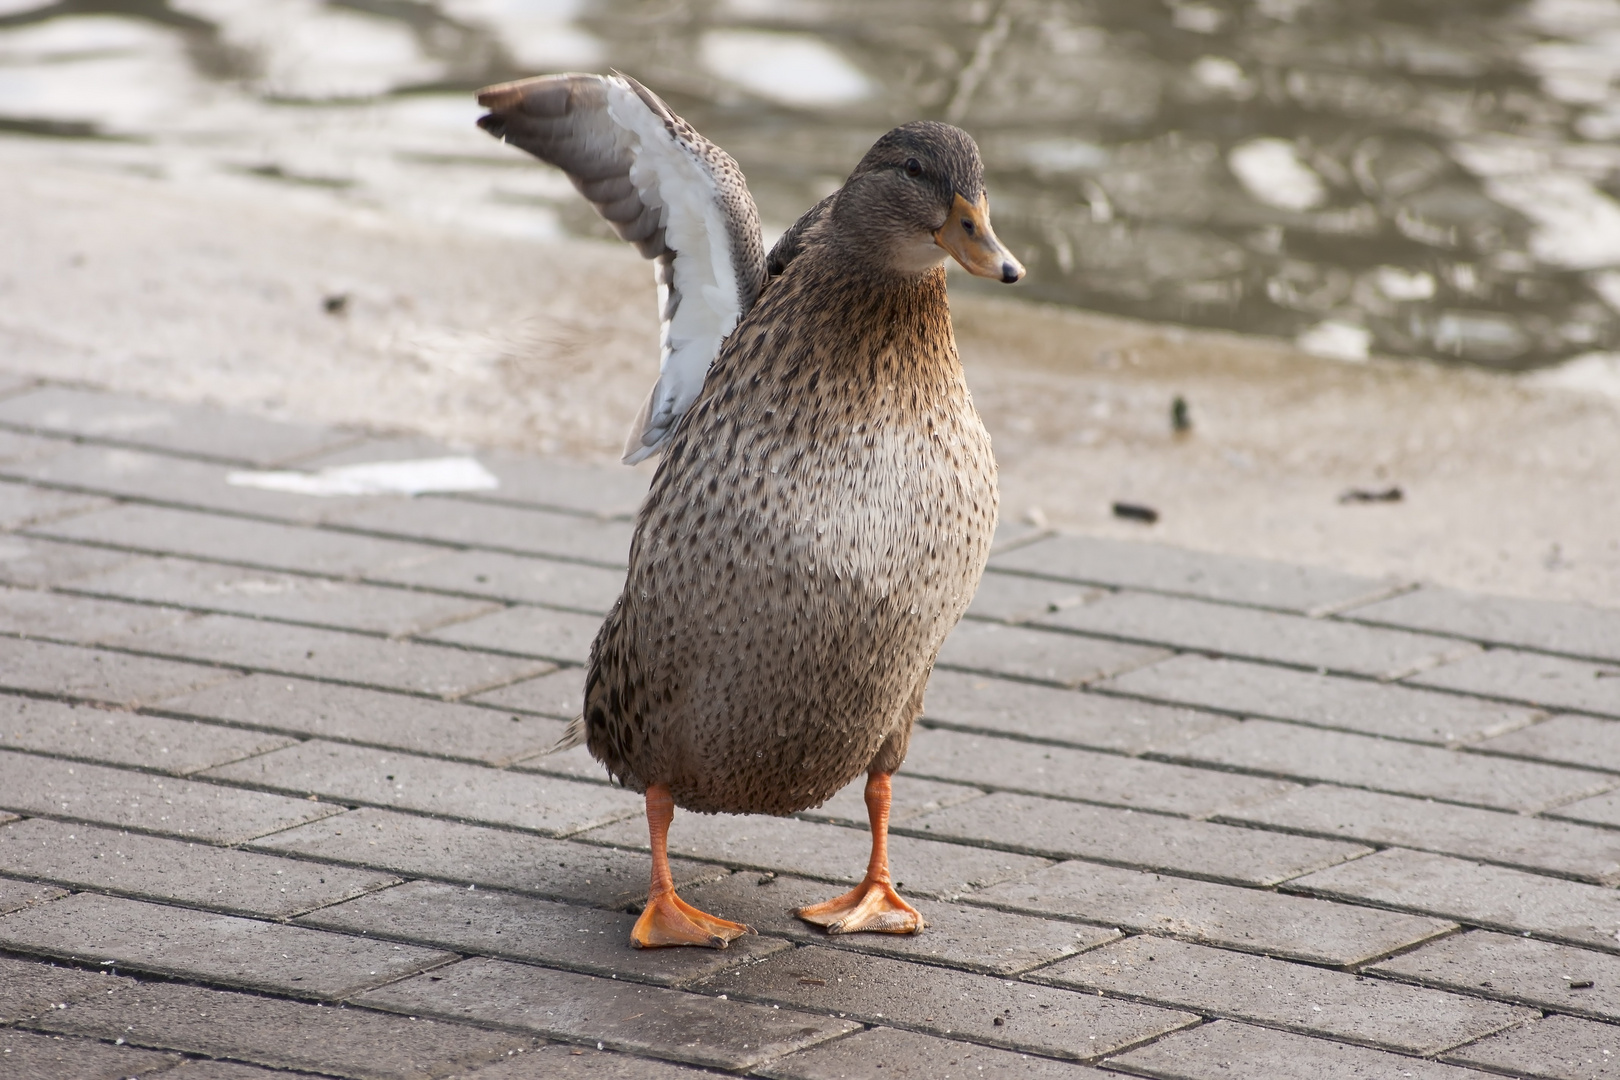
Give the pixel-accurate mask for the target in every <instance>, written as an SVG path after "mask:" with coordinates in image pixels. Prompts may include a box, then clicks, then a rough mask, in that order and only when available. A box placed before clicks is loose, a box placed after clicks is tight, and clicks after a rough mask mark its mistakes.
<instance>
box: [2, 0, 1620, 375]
mask: <svg viewBox="0 0 1620 1080" xmlns="http://www.w3.org/2000/svg"><path fill="white" fill-rule="evenodd" d="M607 66H615V67H619V68H622V69H624V70H627V71H630V72H632V73H634V74H636V75H638V76H639V77H641V78H642V79H643V80H644V81H646V82H648V83H649V84H650V85H652V86H654V87H655V88H657V89H658V90H659V91H660V92H662V93H663V94H665V96H667V97H668V98H669V99H670V101H671V103H672V104H673V105H674V106H675V107H676V109H677V110H679V111H681V112H683V113H685V114H686V115H687V116H688V118H690V119H691V120H692V121H693V122H694V123H695V124H697V125H698V126H699V127H700V128H701V129H702V130H704V131H705V132H706V133H707V134H709V135H710V136H711V137H713V138H715V139H716V140H717V141H719V142H721V143H722V144H723V145H725V146H726V147H727V148H728V149H729V150H730V151H731V152H732V153H733V154H734V155H735V156H736V157H737V158H738V159H739V160H740V161H741V162H742V164H743V166H744V168H745V169H746V170H747V172H748V175H749V179H750V183H751V185H752V186H753V189H754V191H755V195H756V198H757V199H758V201H759V203H760V206H761V210H762V213H763V216H764V217H765V219H766V220H767V222H768V223H769V224H770V225H773V226H774V227H777V228H780V227H782V226H784V225H785V224H787V223H788V222H790V221H791V220H792V219H793V218H794V217H795V216H796V215H797V214H798V213H799V212H800V211H801V210H802V209H804V208H805V207H806V206H808V205H809V204H810V203H811V202H812V201H814V200H815V199H817V198H819V197H821V196H822V195H823V194H825V193H826V192H827V191H828V190H830V189H831V188H832V187H833V186H834V185H836V184H837V183H838V182H839V181H840V179H841V178H842V175H843V174H844V172H846V171H847V169H848V168H849V166H850V165H851V164H852V163H853V162H854V161H855V160H856V158H857V157H858V156H859V155H860V154H861V153H862V152H863V151H864V150H865V148H866V147H867V146H868V145H869V144H870V142H871V140H872V139H873V138H875V137H876V135H877V134H879V133H880V132H881V131H883V130H884V129H886V128H887V127H889V126H891V125H892V124H894V123H897V122H899V121H902V120H906V119H911V118H915V117H936V118H941V119H948V120H951V121H953V122H957V123H960V124H962V125H963V126H965V127H967V128H969V129H970V130H971V131H973V132H974V133H975V134H976V135H977V136H978V138H979V140H980V143H981V145H982V147H983V149H984V152H985V157H986V162H987V165H988V168H989V171H990V174H991V176H990V179H991V185H992V192H993V194H994V198H995V210H996V223H997V229H998V231H999V232H1000V233H1001V234H1002V235H1003V237H1004V238H1005V239H1007V240H1008V242H1009V243H1010V244H1012V245H1014V246H1015V248H1016V249H1017V250H1018V251H1019V252H1020V254H1021V255H1022V256H1023V257H1024V258H1025V261H1026V263H1028V264H1029V266H1030V269H1031V274H1030V278H1029V281H1028V285H1027V287H1026V289H1027V291H1028V292H1031V293H1034V294H1035V295H1038V296H1040V297H1043V298H1045V299H1050V300H1056V301H1060V302H1064V303H1073V304H1079V305H1083V306H1087V307H1092V308H1099V309H1103V310H1109V311H1116V312H1122V313H1127V314H1133V315H1139V316H1145V317H1148V318H1153V319H1165V320H1175V321H1184V322H1189V323H1197V324H1202V325H1211V326H1222V327H1231V328H1236V329H1242V330H1247V331H1257V332H1261V333H1268V334H1277V335H1284V336H1288V337H1292V338H1295V339H1297V340H1299V341H1300V342H1301V343H1302V344H1304V345H1306V346H1307V347H1308V348H1311V349H1313V350H1316V351H1319V352H1322V353H1324V354H1326V355H1333V356H1338V357H1341V358H1345V359H1355V358H1357V357H1359V356H1364V355H1366V353H1367V351H1368V350H1369V349H1371V350H1377V351H1385V352H1392V353H1397V354H1418V355H1428V356H1437V357H1450V358H1458V359H1461V360H1464V361H1468V362H1473V363H1479V364H1485V365H1490V366H1495V367H1507V368H1522V367H1532V366H1537V365H1541V364H1546V363H1549V362H1551V361H1554V360H1557V359H1560V358H1563V357H1568V356H1572V355H1575V354H1580V353H1586V352H1593V351H1601V350H1612V349H1616V348H1620V317H1617V314H1616V313H1617V311H1620V202H1616V200H1615V198H1614V193H1616V192H1620V93H1617V92H1616V89H1615V80H1616V76H1617V75H1620V0H1532V2H1530V3H1506V2H1501V0H1426V2H1421V3H1416V2H1413V0H1360V2H1357V3H1344V2H1339V0H1251V2H1243V0H1219V2H1217V0H1209V2H1202V0H1200V2H1170V3H1149V2H1145V0H1001V2H994V0H944V2H940V0H893V2H885V3H883V4H872V3H870V2H866V0H579V2H574V0H431V2H430V0H327V2H319V0H167V2H162V0H103V2H100V3H96V2H93V0H63V2H60V3H55V4H49V5H43V6H42V5H39V4H38V3H36V2H30V0H0V127H3V128H5V129H10V130H11V131H13V132H18V133H23V134H27V135H32V136H35V137H37V136H41V135H49V136H57V137H64V138H68V139H73V140H78V142H77V143H76V144H75V145H76V146H78V148H79V150H80V151H81V152H85V153H92V154H101V155H104V156H108V157H111V158H114V159H116V160H119V161H123V162H125V163H129V164H140V165H142V167H145V168H149V169H156V170H162V171H167V172H175V171H181V170H189V171H193V172H195V171H198V170H201V171H210V170H211V171H215V172H222V173H225V174H229V175H231V176H235V177H251V178H255V179H256V180H258V181H262V182H264V183H273V184H277V185H281V186H283V187H287V188H291V187H297V188H300V189H302V190H303V191H304V194H305V197H319V198H324V199H328V200H337V201H339V202H342V203H344V204H345V205H350V206H354V207H357V208H365V207H368V206H385V207H389V208H391V209H395V210H403V211H405V212H408V213H411V214H415V215H419V216H423V217H429V218H434V219H438V220H443V221H450V222H455V223H459V224H465V225H467V226H469V227H477V228H488V229H500V230H503V231H509V232H510V231H515V232H523V233H531V234H539V235H543V234H546V233H548V232H553V231H555V230H559V229H561V230H567V231H575V232H586V233H590V234H592V235H596V234H599V233H600V232H601V227H600V225H599V224H598V223H597V222H595V221H594V219H593V218H592V217H591V216H590V214H589V212H588V210H586V209H585V208H584V207H583V206H582V204H580V203H579V201H578V199H577V197H576V196H575V195H574V194H573V192H572V189H571V188H570V187H569V186H568V185H567V184H566V183H564V182H560V181H559V179H558V178H557V177H556V176H553V175H551V174H548V173H547V172H546V171H545V170H541V169H536V168H532V167H528V166H527V163H526V162H524V161H522V160H521V159H519V158H518V157H517V156H516V155H514V154H511V153H510V152H509V151H506V150H504V149H503V148H501V147H499V146H498V145H496V144H494V143H493V142H491V141H489V140H487V139H486V138H484V137H483V136H482V135H481V134H480V133H478V132H476V131H475V130H473V128H472V126H471V121H472V119H473V117H474V116H475V115H476V112H477V110H476V107H475V106H474V105H472V104H471V102H470V100H469V98H468V97H467V94H466V91H468V90H470V89H472V88H475V87H477V86H479V85H482V84H484V83H487V82H491V81H495V80H498V79H503V78H509V77H515V76H517V75H521V74H529V73H533V72H536V71H542V70H561V69H567V68H586V69H601V68H604V67H607Z"/></svg>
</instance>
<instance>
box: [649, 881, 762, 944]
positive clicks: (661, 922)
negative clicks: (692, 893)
mask: <svg viewBox="0 0 1620 1080" xmlns="http://www.w3.org/2000/svg"><path fill="white" fill-rule="evenodd" d="M753 932H754V929H753V927H751V926H745V925H743V924H742V923H736V922H732V921H730V920H729V919H717V918H715V917H714V916H713V915H710V914H708V913H707V912H703V911H699V910H698V909H697V908H695V907H693V906H692V905H691V904H688V903H687V902H686V901H685V900H682V899H681V898H680V897H679V896H676V895H675V891H674V890H673V889H671V890H670V891H669V892H666V893H660V894H659V895H657V896H652V897H649V898H648V900H647V906H646V907H645V908H643V909H642V911H641V918H639V919H637V920H636V925H635V928H634V929H633V930H631V931H630V944H632V945H634V946H635V947H636V948H638V949H663V948H668V947H670V946H674V945H697V946H700V947H703V948H709V949H724V948H725V947H726V946H728V945H730V944H731V943H732V942H733V941H735V940H736V939H738V938H740V937H742V936H743V935H744V934H752V933H753Z"/></svg>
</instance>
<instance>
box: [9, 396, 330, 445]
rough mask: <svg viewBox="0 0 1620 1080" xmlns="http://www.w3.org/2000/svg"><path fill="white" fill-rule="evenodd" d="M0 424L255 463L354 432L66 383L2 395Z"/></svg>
mask: <svg viewBox="0 0 1620 1080" xmlns="http://www.w3.org/2000/svg"><path fill="white" fill-rule="evenodd" d="M0 424H6V425H8V426H10V427H14V428H20V429H22V430H25V431H37V432H43V433H47V434H51V435H67V436H73V437H76V438H85V439H93V440H97V441H100V442H107V443H116V444H123V445H128V446H144V447H151V448H154V449H157V450H166V451H170V452H173V453H179V454H194V455H197V456H199V457H208V458H214V459H217V460H222V461H239V462H245V463H248V464H255V465H273V464H275V463H277V462H280V461H285V460H287V459H288V458H292V457H298V456H303V455H308V454H312V453H315V452H317V451H319V450H324V449H328V448H332V447H336V446H339V445H342V444H344V443H347V442H352V441H353V440H354V438H355V433H353V432H346V431H341V430H338V429H335V428H326V427H315V426H312V425H308V424H290V423H286V422H284V421H279V420H265V419H261V418H259V417H256V416H251V415H248V414H245V413H240V412H235V411H232V412H226V411H225V410H223V409H211V408H206V407H203V406H197V405H178V404H175V403H173V402H166V401H165V402H159V401H149V400H147V399H145V398H137V397H130V396H128V395H123V394H110V393H106V392H104V391H99V390H80V389H77V388H74V387H67V386H41V387H39V388H38V389H36V390H33V391H30V392H28V393H24V394H17V395H15V396H12V397H8V398H5V399H3V400H0Z"/></svg>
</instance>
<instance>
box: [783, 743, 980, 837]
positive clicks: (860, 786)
mask: <svg viewBox="0 0 1620 1080" xmlns="http://www.w3.org/2000/svg"><path fill="white" fill-rule="evenodd" d="M913 745H915V744H913ZM891 786H892V787H893V790H894V800H893V803H892V805H891V806H890V808H889V821H890V822H893V823H896V824H898V823H899V822H902V821H909V820H910V819H911V818H914V817H918V816H919V815H922V814H931V813H933V812H934V811H935V810H943V809H944V808H945V807H947V806H955V805H957V804H958V803H964V802H968V801H969V800H971V799H977V798H979V797H980V796H982V795H983V794H984V792H983V791H980V790H979V789H978V788H976V787H968V786H966V785H963V784H942V783H939V782H938V781H937V780H919V779H918V778H917V777H915V776H908V775H906V774H905V773H903V772H902V773H896V774H895V777H894V780H893V782H892V785H891ZM798 816H799V817H804V818H810V819H811V820H813V821H838V822H844V823H847V824H850V825H854V826H856V827H858V828H866V827H867V823H868V821H869V820H870V815H869V814H868V813H867V810H866V777H864V776H857V777H856V778H855V779H854V780H851V781H850V782H849V783H848V784H846V785H844V787H843V788H841V789H840V790H839V792H838V794H836V795H834V796H833V797H832V798H830V799H828V800H827V801H826V802H824V803H822V804H821V805H820V806H816V807H811V808H810V809H809V810H803V811H800V812H799V814H798Z"/></svg>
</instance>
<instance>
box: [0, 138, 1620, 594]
mask: <svg viewBox="0 0 1620 1080" xmlns="http://www.w3.org/2000/svg"><path fill="white" fill-rule="evenodd" d="M0 235H3V236H4V237H5V244H4V247H3V251H4V254H0V368H7V369H11V370H18V371H26V372H33V373H37V374H41V375H50V376H52V377H55V378H67V379H77V380H83V381H85V382H88V383H93V384H96V385H100V386H106V387H110V388H114V389H118V390H123V391H133V392H138V393H143V394H148V395H151V396H153V397H158V398H168V399H174V400H182V401H210V402H216V403H219V404H222V405H228V406H232V407H238V408H242V407H245V408H250V409H255V410H258V411H261V412H264V413H267V414H270V415H276V416H283V417H293V418H307V419H312V420H322V421H342V422H352V423H360V424H366V425H371V426H374V427H379V428H386V429H393V430H398V431H406V432H420V433H425V434H429V435H433V436H437V437H439V438H443V439H448V440H453V441H458V442H464V443H468V444H484V445H506V446H516V447H523V448H526V449H530V450H539V451H543V452H547V453H556V454H563V455H568V456H571V457H576V458H585V459H595V460H611V459H614V458H616V456H617V449H618V447H619V446H620V444H621V442H622V439H623V433H624V428H625V426H626V424H627V423H628V421H629V419H630V417H631V415H632V414H633V413H634V411H635V409H636V407H637V405H638V404H639V403H640V400H641V398H642V396H643V395H644V394H645V392H646V388H647V386H648V385H649V384H650V382H651V380H652V378H653V377H654V374H655V372H656V366H657V362H656V334H657V331H656V324H655V320H654V313H653V307H654V305H653V290H652V286H651V281H650V278H651V274H650V272H649V270H648V268H647V266H646V265H645V264H644V263H643V262H642V261H641V260H640V259H638V258H636V257H635V255H634V254H633V253H632V252H631V251H629V250H628V249H627V248H620V247H619V246H616V245H610V244H605V243H593V242H587V241H575V240H560V239H534V238H528V239H525V238H518V237H506V236H499V235H492V234H488V233H473V232H468V231H465V230H462V229H454V228H450V227H446V226H435V225H432V224H425V223H423V222H420V221H411V220H402V219H399V218H397V217H392V216H389V215H387V214H384V213H382V212H380V211H371V210H367V209H365V208H363V207H342V206H340V205H338V204H336V203H334V202H333V201H332V200H331V199H330V198H329V197H327V196H325V195H323V194H322V193H317V192H311V193H309V194H308V195H304V194H301V193H299V192H298V191H296V190H290V189H289V188H288V186H287V185H285V184H279V185H278V184H273V183H271V182H266V181H257V180H254V179H251V178H242V179H240V180H230V181H221V180H220V179H219V178H218V177H217V176H209V177H207V178H206V179H198V180H196V181H187V180H185V179H183V178H181V179H176V178H174V177H172V176H170V177H153V176H147V175H141V174H140V173H138V172H134V171H121V170H119V169H117V168H113V167H110V166H109V165H108V164H106V163H105V162H103V163H97V164H91V163H88V162H86V163H83V164H77V165H76V164H72V163H65V162H64V161H63V160H62V156H61V155H60V154H59V153H58V152H56V151H55V150H54V148H53V147H52V146H51V145H50V144H49V143H48V142H47V141H44V140H40V141H33V140H26V139H5V140H0ZM333 297H343V298H345V299H344V301H343V303H342V307H341V310H340V311H339V312H337V313H329V312H328V311H327V304H326V300H327V299H328V298H333ZM954 303H955V308H956V316H957V327H958V333H959V336H960V341H961V347H962V353H963V357H964V359H965V361H966V363H967V366H968V369H969V377H970V380H971V382H972V385H973V387H974V391H975V395H976V400H977V401H978V403H979V405H980V408H981V410H982V411H983V413H984V415H985V419H986V422H987V424H988V425H989V427H990V429H991V432H992V433H993V435H994V437H995V440H996V449H997V457H998V459H999V461H1000V464H1001V471H1002V487H1003V507H1004V514H1007V515H1010V516H1015V517H1021V518H1030V519H1033V520H1036V521H1038V522H1045V523H1048V524H1050V525H1051V526H1053V527H1056V528H1062V529H1068V530H1074V531H1080V532H1088V533H1097V534H1105V535H1117V536H1131V537H1137V538H1141V539H1149V540H1160V541H1165V542H1170V543H1175V544H1179V545H1183V546H1187V547H1194V548H1203V549H1207V550H1214V551H1223V552H1232V553H1240V554H1253V555H1261V556H1267V557H1271V558H1278V559H1285V560H1292V561H1299V562H1307V563H1318V564H1323V565H1333V566H1337V567H1341V568H1344V569H1348V570H1354V571H1359V572H1363V573H1370V574H1378V575H1394V576H1397V577H1401V578H1409V579H1421V580H1428V581H1434V582H1438V583H1442V584H1450V585H1456V586H1460V587H1465V588H1470V589H1479V590H1485V591H1491V592H1500V593H1510V594H1517V595H1524V596H1541V597H1550V598H1559V599H1573V600H1584V601H1587V602H1591V603H1596V604H1601V605H1606V606H1620V403H1617V402H1616V401H1614V400H1612V399H1608V398H1603V397H1597V396H1583V395H1579V394H1574V393H1569V392H1563V391H1550V390H1543V389H1538V388H1536V387H1534V386H1532V385H1530V384H1528V383H1526V382H1525V381H1524V380H1522V379H1516V378H1513V377H1509V376H1500V375H1493V374H1489V373H1485V372H1480V371H1471V370H1462V369H1456V368H1447V367H1441V366H1438V365H1433V364H1426V363H1417V362H1400V363H1395V362H1381V361H1376V360H1375V361H1373V362H1370V363H1367V364H1359V365H1347V364H1340V363H1334V362H1331V361H1324V360H1320V359H1316V358H1313V357H1309V356H1306V355H1304V354H1302V353H1300V352H1298V351H1296V350H1294V349H1292V348H1291V347H1289V346H1286V345H1284V344H1280V343H1276V342H1272V341H1267V340H1258V339H1248V338H1242V337H1238V336H1234V335H1222V334H1212V333H1205V332H1195V331H1187V330H1181V329H1179V328H1174V327H1162V326H1153V325H1146V324H1139V323H1132V322H1128V321H1125V320H1119V319H1112V318H1104V317H1100V316H1094V315H1089V314H1086V313H1082V312H1075V311H1068V310H1062V309H1056V308H1050V307H1045V306H1041V305H1033V304H1025V303H1021V302H1018V301H1016V300H1013V299H1001V298H999V297H986V296H982V295H980V294H978V293H977V292H974V293H972V294H964V293H963V292H962V291H959V292H958V296H957V298H956V300H955V301H954ZM1178 394H1179V395H1182V396H1184V397H1185V398H1186V399H1187V401H1188V403H1189V405H1190V413H1191V418H1192V420H1193V430H1192V431H1191V432H1190V433H1187V434H1184V435H1179V436H1178V435H1176V434H1175V433H1173V432H1172V430H1171V425H1170V422H1169V415H1170V404H1171V400H1172V399H1173V397H1174V396H1176V395H1178ZM1391 486H1398V487H1400V488H1401V490H1402V492H1403V493H1404V498H1403V499H1402V501H1400V502H1398V503H1377V504H1343V503H1341V502H1340V501H1339V496H1340V495H1341V493H1343V492H1344V491H1346V490H1347V489H1349V488H1352V487H1355V488H1365V489H1385V488H1388V487H1391ZM1119 499H1127V500H1130V501H1132V502H1139V503H1145V504H1148V505H1151V506H1153V507H1155V508H1156V509H1157V510H1158V511H1159V512H1160V515H1161V516H1160V520H1159V522H1158V523H1157V524H1155V525H1151V526H1149V525H1142V524H1137V523H1133V522H1127V521H1120V520H1118V519H1116V518H1114V517H1113V516H1112V514H1111V512H1110V504H1111V503H1112V502H1113V501H1115V500H1119Z"/></svg>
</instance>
